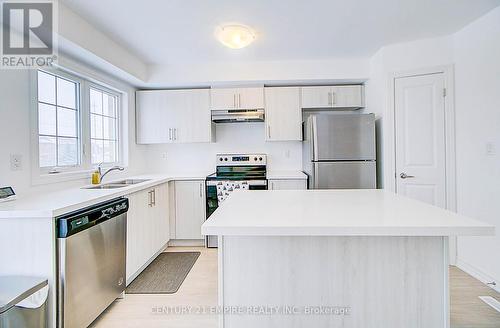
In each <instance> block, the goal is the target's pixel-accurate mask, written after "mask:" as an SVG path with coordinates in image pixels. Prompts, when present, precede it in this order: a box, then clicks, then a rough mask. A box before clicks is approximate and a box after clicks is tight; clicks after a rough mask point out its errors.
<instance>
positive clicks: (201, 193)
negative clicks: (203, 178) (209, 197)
mask: <svg viewBox="0 0 500 328" xmlns="http://www.w3.org/2000/svg"><path fill="white" fill-rule="evenodd" d="M202 188H203V183H202V182H200V198H203V189H202Z"/></svg>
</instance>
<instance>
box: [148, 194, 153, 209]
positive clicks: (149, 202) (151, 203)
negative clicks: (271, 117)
mask: <svg viewBox="0 0 500 328" xmlns="http://www.w3.org/2000/svg"><path fill="white" fill-rule="evenodd" d="M148 206H149V207H151V206H153V194H152V193H151V190H150V191H148Z"/></svg>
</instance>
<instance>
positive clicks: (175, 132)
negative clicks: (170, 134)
mask: <svg viewBox="0 0 500 328" xmlns="http://www.w3.org/2000/svg"><path fill="white" fill-rule="evenodd" d="M174 140H175V141H177V128H175V129H174Z"/></svg>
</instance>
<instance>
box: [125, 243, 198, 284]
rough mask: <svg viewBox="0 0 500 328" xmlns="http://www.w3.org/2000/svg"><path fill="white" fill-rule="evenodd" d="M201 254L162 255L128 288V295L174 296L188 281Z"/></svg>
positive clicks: (175, 253) (174, 253)
mask: <svg viewBox="0 0 500 328" xmlns="http://www.w3.org/2000/svg"><path fill="white" fill-rule="evenodd" d="M199 256H200V252H166V253H161V254H160V255H158V257H157V258H156V259H155V260H154V261H153V262H151V264H150V265H148V267H147V268H146V269H144V271H142V273H141V274H140V275H139V276H137V278H135V279H134V281H132V283H131V284H130V285H129V286H128V287H127V290H126V293H127V294H173V293H175V292H177V290H179V287H180V286H181V285H182V283H183V282H184V279H186V276H187V275H188V273H189V271H191V268H192V267H193V265H194V264H195V262H196V260H197V259H198V257H199Z"/></svg>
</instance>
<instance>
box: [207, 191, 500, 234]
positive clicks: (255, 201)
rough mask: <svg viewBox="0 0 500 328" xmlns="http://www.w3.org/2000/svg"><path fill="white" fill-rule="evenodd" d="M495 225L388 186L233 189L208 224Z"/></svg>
mask: <svg viewBox="0 0 500 328" xmlns="http://www.w3.org/2000/svg"><path fill="white" fill-rule="evenodd" d="M494 232H495V228H494V227H493V226H491V225H488V224H485V223H483V222H480V221H477V220H473V219H470V218H467V217H464V216H461V215H458V214H456V213H453V212H451V211H447V210H443V209H441V208H438V207H435V206H431V205H428V204H425V203H422V202H419V201H416V200H412V199H409V198H406V197H402V196H398V195H396V194H394V193H392V192H390V191H384V190H272V191H260V190H255V191H240V192H235V193H232V194H231V195H230V196H229V197H228V199H227V200H226V201H225V202H224V203H222V205H221V206H220V207H219V208H217V210H216V211H215V212H214V213H213V214H212V215H211V216H210V218H209V219H208V220H207V221H206V222H205V223H204V224H203V226H202V233H203V234H205V235H238V236H453V235H457V236H458V235H466V236H479V235H493V234H494Z"/></svg>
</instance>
